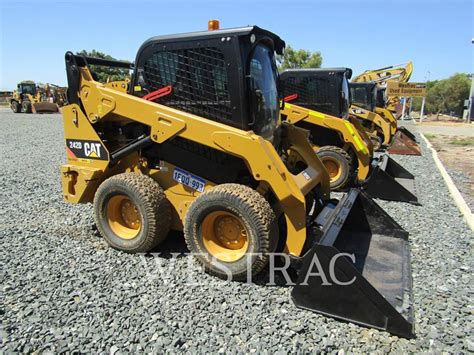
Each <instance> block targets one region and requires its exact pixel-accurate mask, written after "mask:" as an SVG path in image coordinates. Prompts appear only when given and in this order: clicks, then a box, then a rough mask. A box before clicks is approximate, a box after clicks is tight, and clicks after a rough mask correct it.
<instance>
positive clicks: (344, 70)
mask: <svg viewBox="0 0 474 355" xmlns="http://www.w3.org/2000/svg"><path fill="white" fill-rule="evenodd" d="M325 73H345V74H346V77H347V79H350V78H351V77H352V69H351V68H345V67H338V68H304V69H303V68H301V69H286V70H284V71H283V72H282V73H280V76H282V77H283V78H284V77H285V76H289V75H291V74H293V75H295V74H296V75H301V76H304V75H308V74H325Z"/></svg>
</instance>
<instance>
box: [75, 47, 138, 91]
mask: <svg viewBox="0 0 474 355" xmlns="http://www.w3.org/2000/svg"><path fill="white" fill-rule="evenodd" d="M77 54H79V55H85V56H89V57H95V58H101V59H110V60H115V58H114V57H112V56H110V55H108V54H105V53H102V52H99V51H96V50H95V49H93V50H92V51H91V52H88V51H86V50H82V51H80V52H78V53H77ZM91 70H92V71H93V72H94V74H96V76H97V78H96V79H97V80H98V81H100V82H101V83H107V82H110V81H116V80H125V79H127V78H128V79H129V78H130V73H129V71H128V69H123V68H114V67H103V66H99V65H91Z"/></svg>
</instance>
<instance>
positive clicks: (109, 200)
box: [61, 26, 413, 337]
mask: <svg viewBox="0 0 474 355" xmlns="http://www.w3.org/2000/svg"><path fill="white" fill-rule="evenodd" d="M284 45H285V44H284V42H283V41H282V40H281V39H280V38H279V37H278V36H276V35H275V34H273V33H271V32H269V31H266V30H263V29H261V28H259V27H256V26H252V27H243V28H235V29H227V30H214V31H203V32H195V33H188V34H179V35H169V36H162V37H153V38H151V39H149V40H148V41H146V42H145V43H144V44H143V45H142V46H141V48H140V49H139V51H138V54H137V57H136V60H135V64H134V67H133V71H134V72H133V76H132V81H131V82H130V85H128V87H127V90H124V89H123V88H122V87H121V85H122V83H119V84H118V85H116V86H114V83H108V84H101V83H99V82H97V81H95V80H94V79H93V78H94V74H93V73H92V72H91V69H90V67H89V65H99V66H106V67H119V68H131V67H130V63H125V62H119V61H112V60H104V59H98V58H91V57H84V56H80V55H74V54H73V53H71V52H68V53H66V71H67V76H68V94H67V96H68V102H69V105H68V106H65V107H64V109H63V119H64V131H65V140H66V141H65V143H66V151H67V156H68V161H67V164H64V165H62V166H61V180H62V189H63V194H64V198H65V199H66V201H69V202H72V203H88V202H93V205H94V211H95V221H96V224H97V227H98V230H99V232H100V234H101V235H102V236H103V237H104V239H105V240H106V241H107V242H108V243H109V244H110V245H111V246H112V247H114V248H116V249H119V250H122V251H125V252H147V251H150V250H153V249H154V248H155V247H157V246H158V245H159V244H160V243H161V242H162V241H163V240H164V239H165V238H166V237H167V235H168V231H169V230H170V229H174V230H178V231H183V232H184V239H185V241H186V244H187V246H188V248H189V250H190V252H192V253H193V254H194V256H195V257H196V259H197V261H198V262H199V263H201V264H202V265H203V267H204V269H205V270H206V271H207V272H209V273H211V274H214V275H216V276H218V277H222V278H231V279H245V278H247V277H248V276H249V275H252V274H256V273H258V272H259V271H261V270H262V269H264V268H265V267H266V265H267V263H268V262H270V260H271V257H272V255H273V254H272V253H273V252H274V251H275V250H283V251H284V252H285V253H286V254H287V255H289V256H290V260H291V265H292V267H293V268H294V269H295V270H297V274H298V276H297V279H296V280H295V283H296V285H295V286H294V288H293V290H292V299H293V301H294V302H295V304H296V305H297V306H298V307H300V308H304V309H308V310H313V311H315V312H319V313H322V314H325V315H328V316H333V317H336V318H341V319H344V320H345V321H352V322H355V323H358V324H362V325H364V326H372V327H376V328H378V329H384V330H387V331H389V332H392V333H394V334H398V335H400V336H405V337H412V336H413V319H412V314H413V309H412V307H411V273H410V262H409V250H408V240H407V238H408V236H407V233H406V231H404V230H403V229H402V228H401V227H400V226H399V225H398V224H397V223H396V222H395V221H394V220H393V219H392V218H390V216H388V215H387V214H386V213H385V212H384V211H383V210H382V209H381V208H380V207H379V206H378V205H377V204H376V203H375V202H373V201H372V200H371V199H370V198H368V197H366V196H365V194H364V193H363V192H362V191H360V190H358V189H351V190H350V191H349V192H348V193H347V194H345V195H344V196H343V197H342V198H341V200H340V201H339V202H338V201H337V200H334V199H331V195H330V187H329V176H328V174H327V172H326V169H325V168H324V166H323V164H322V163H321V161H320V160H319V159H318V157H317V156H316V155H315V154H314V151H313V149H312V147H311V145H310V144H309V141H308V132H307V131H306V130H304V129H301V128H298V127H296V126H295V125H290V124H288V123H285V122H283V123H282V122H281V120H280V112H279V111H280V101H279V92H278V89H277V87H278V85H277V84H278V83H277V78H278V73H277V70H276V63H275V52H276V53H278V54H281V53H282V50H283V48H284ZM173 237H175V236H173ZM369 246H370V248H369ZM387 248H388V249H390V250H388V249H387ZM341 253H346V254H341ZM346 255H348V256H346ZM349 255H353V256H354V257H349ZM387 255H390V258H387ZM315 258H317V259H318V260H319V262H320V265H321V268H322V270H324V272H328V273H329V272H331V275H334V276H335V278H338V280H341V281H343V282H344V283H343V284H342V283H333V284H331V285H327V284H326V283H324V282H322V280H321V278H320V277H319V274H316V273H314V272H311V270H312V268H313V265H314V260H315ZM330 270H331V271H330ZM316 275H318V276H316ZM348 280H349V281H351V282H347V281H348ZM354 305H356V306H354Z"/></svg>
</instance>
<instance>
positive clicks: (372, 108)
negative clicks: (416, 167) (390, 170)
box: [349, 82, 421, 155]
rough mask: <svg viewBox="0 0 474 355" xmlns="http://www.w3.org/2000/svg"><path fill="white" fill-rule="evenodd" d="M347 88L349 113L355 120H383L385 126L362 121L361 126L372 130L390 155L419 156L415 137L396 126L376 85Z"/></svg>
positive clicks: (350, 85) (406, 130)
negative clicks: (371, 117) (366, 118)
mask: <svg viewBox="0 0 474 355" xmlns="http://www.w3.org/2000/svg"><path fill="white" fill-rule="evenodd" d="M349 87H350V91H351V101H352V105H351V110H350V112H351V114H352V115H353V116H354V117H355V118H364V117H365V116H369V117H370V116H373V117H374V119H376V120H379V121H381V120H385V122H386V124H385V125H382V124H381V125H377V124H373V125H372V124H370V123H369V121H368V120H364V121H362V124H365V127H366V129H367V130H372V129H374V133H375V134H376V135H377V137H379V140H380V142H381V143H382V144H383V145H384V147H387V148H388V151H389V152H390V153H391V154H401V155H421V149H420V146H419V145H418V143H417V142H416V137H415V135H414V134H413V133H411V132H410V131H409V130H408V129H406V128H405V127H403V126H398V124H397V119H396V118H395V117H394V116H393V114H392V112H391V111H390V110H388V109H386V108H385V104H384V103H385V100H384V98H383V91H382V92H381V91H380V90H379V88H378V86H377V84H376V83H374V82H368V83H350V84H349ZM382 144H381V145H382Z"/></svg>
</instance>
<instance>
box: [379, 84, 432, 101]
mask: <svg viewBox="0 0 474 355" xmlns="http://www.w3.org/2000/svg"><path fill="white" fill-rule="evenodd" d="M386 92H387V96H406V97H424V96H426V84H425V83H399V82H397V81H387V91H386Z"/></svg>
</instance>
